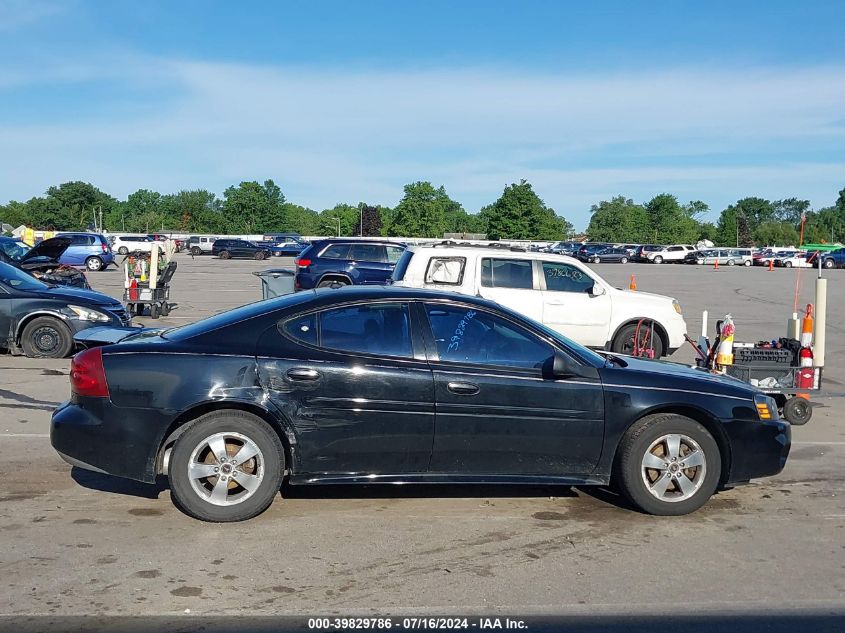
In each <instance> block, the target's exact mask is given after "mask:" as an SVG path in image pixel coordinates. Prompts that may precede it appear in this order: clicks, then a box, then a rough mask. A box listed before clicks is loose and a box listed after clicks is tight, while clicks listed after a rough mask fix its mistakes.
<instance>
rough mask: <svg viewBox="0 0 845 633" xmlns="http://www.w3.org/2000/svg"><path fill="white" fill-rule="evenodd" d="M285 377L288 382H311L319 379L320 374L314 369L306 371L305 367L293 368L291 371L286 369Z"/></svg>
mask: <svg viewBox="0 0 845 633" xmlns="http://www.w3.org/2000/svg"><path fill="white" fill-rule="evenodd" d="M285 376H287V377H288V380H294V381H296V382H313V381H314V380H318V379H319V378H320V372H318V371H317V370H316V369H308V368H306V367H294V368H293V369H288V370H287V371H286V372H285Z"/></svg>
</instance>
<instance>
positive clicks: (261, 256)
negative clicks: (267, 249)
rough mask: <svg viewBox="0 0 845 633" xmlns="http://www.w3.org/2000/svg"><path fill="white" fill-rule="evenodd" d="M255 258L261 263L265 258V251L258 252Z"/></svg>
mask: <svg viewBox="0 0 845 633" xmlns="http://www.w3.org/2000/svg"><path fill="white" fill-rule="evenodd" d="M253 257H255V259H257V260H258V261H261V260H262V259H264V257H265V255H264V251H256V252H255V255H253Z"/></svg>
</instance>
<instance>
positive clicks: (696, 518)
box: [0, 254, 845, 615]
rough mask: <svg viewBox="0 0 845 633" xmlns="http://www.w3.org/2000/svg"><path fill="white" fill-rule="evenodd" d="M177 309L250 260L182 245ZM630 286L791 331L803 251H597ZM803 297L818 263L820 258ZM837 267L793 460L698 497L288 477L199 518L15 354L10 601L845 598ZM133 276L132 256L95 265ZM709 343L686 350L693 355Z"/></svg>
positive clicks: (104, 286) (104, 285)
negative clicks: (654, 505) (71, 439)
mask: <svg viewBox="0 0 845 633" xmlns="http://www.w3.org/2000/svg"><path fill="white" fill-rule="evenodd" d="M177 260H178V262H179V269H178V271H177V273H176V276H175V277H174V280H173V284H172V300H173V301H174V302H175V303H176V304H177V307H176V309H174V310H173V312H172V313H171V314H170V316H169V317H167V318H162V319H159V320H157V321H151V320H150V319H148V318H143V317H142V318H139V319H137V322H138V323H143V324H146V325H156V326H178V325H181V324H185V323H189V322H191V321H194V320H197V319H199V318H202V317H205V316H209V315H211V314H214V313H216V312H219V311H222V310H225V309H227V308H230V307H233V306H237V305H241V304H244V303H248V302H251V301H254V300H257V299H258V298H260V296H261V291H260V282H259V280H258V278H257V277H255V276H253V275H252V274H251V272H253V271H255V270H260V269H262V268H274V267H280V266H282V267H283V266H290V264H291V260H290V259H287V258H285V259H278V258H274V259H272V260H270V261H266V262H256V261H228V262H226V261H220V260H217V259H212V258H210V257H201V258H197V259H195V260H193V259H192V258H191V257H190V256H188V255H182V254H180V255H177ZM595 269H597V270H598V271H599V272H600V274H602V275H603V276H605V278H606V279H608V280H609V281H611V282H612V283H614V284H616V285H618V286H627V285H628V282H629V276H630V274H632V273H634V274H636V276H637V285H638V287H639V290H640V291H643V292H649V291H651V292H658V293H661V294H668V295H671V296H674V297H676V298H677V299H679V301H680V302H681V304H682V306H683V308H684V311H685V315H686V318H687V323H688V326H689V331H690V333H691V334H693V335H695V336H697V334H698V332H699V330H700V318H701V311H702V310H703V309H704V308H705V307H706V308H708V309H709V310H710V315H711V323H713V320H712V319H714V318H716V317H719V316H722V315H724V314H726V313H730V314H732V315H733V317H734V319H735V320H736V323H737V328H738V332H737V339H738V340H745V341H756V340H758V339H763V338H768V339H771V338H773V337H778V336H781V335H783V333H784V330H785V327H786V319H787V318H788V316H789V313H790V312H791V307H792V302H793V291H794V284H795V279H796V275H797V274H799V272H798V271H797V270H775V271H772V272H769V271H767V270H765V269H762V268H754V269H746V268H727V267H722V268H721V269H720V270H719V271H718V272H716V271H714V270H712V269H711V268H709V267H701V266H680V265H663V266H656V265H627V266H625V265H597V266H595ZM800 274H801V275H802V277H801V284H802V290H801V304H805V303H808V302H812V301H813V295H812V288H813V280H814V276H815V272H814V271H802V272H801V273H800ZM827 276H828V278H829V280H830V281H829V282H828V283H829V289H828V297H829V306H828V336H827V339H828V350H827V368H826V375H825V376H826V388H827V392H826V395H824V396H823V397H818V398H816V399H815V401H816V402H817V404H818V408H817V409H816V410H815V415H814V417H813V419H812V420H811V421H810V423H809V424H808V425H806V426H803V427H795V428H794V429H793V441H794V443H793V448H792V454H791V456H790V459H789V462H788V463H787V466H786V469H785V470H784V471H783V473H782V474H780V475H779V476H777V477H773V478H770V479H766V480H761V481H758V482H753V483H752V484H751V485H748V486H744V487H740V488H736V489H733V490H729V491H726V492H722V493H720V494H718V495H717V496H716V497H714V498H713V499H712V500H711V501H710V502H709V503H708V504H707V505H706V506H705V507H704V508H703V509H702V510H701V511H699V512H697V513H695V514H693V515H690V516H685V517H677V518H675V517H651V516H646V515H642V514H639V513H636V512H633V511H631V510H629V509H627V508H626V507H625V506H624V504H623V503H622V502H621V501H620V500H619V499H617V498H615V497H614V496H613V494H612V493H609V492H605V491H599V490H590V489H569V488H554V487H549V488H536V487H532V488H519V487H513V488H508V487H498V488H493V487H486V486H478V487H467V486H460V487H458V486H450V487H419V488H412V487H402V488H399V487H376V486H373V487H354V488H352V487H350V488H342V487H331V488H323V487H321V488H319V489H316V490H311V489H304V488H287V487H286V488H284V489H283V491H282V496H283V497H285V499H284V501H283V502H278V501H277V502H276V503H274V504H273V505H272V506H271V508H270V509H269V510H268V511H267V512H266V513H264V514H263V515H261V516H260V517H258V518H257V519H255V520H252V521H249V522H246V523H240V524H229V525H215V524H204V523H200V522H198V521H195V520H192V519H190V518H188V517H186V516H184V515H183V514H181V513H180V512H179V511H178V510H176V509H175V508H174V507H173V506H172V505H171V503H170V501H169V493H168V491H167V489H166V487H165V486H147V485H143V484H138V483H133V482H128V481H122V480H119V479H115V478H112V477H108V476H106V475H100V474H96V473H90V472H86V471H82V470H79V469H72V468H71V467H70V466H68V465H67V464H65V463H64V462H63V461H62V460H61V459H59V457H58V456H57V455H56V454H55V453H54V452H53V450H52V449H51V447H50V444H49V438H48V433H49V419H50V413H51V411H52V409H53V408H54V407H55V406H56V405H57V404H58V403H59V402H61V401H62V400H64V399H65V398H66V397H67V395H68V391H69V387H68V378H67V373H68V365H69V361H67V360H60V361H55V360H32V359H26V358H20V357H11V356H4V357H2V358H0V437H2V439H0V477H2V482H3V485H2V490H0V570H2V574H0V596H2V597H3V599H2V607H0V611H2V612H3V613H5V614H17V615H22V614H50V615H65V614H122V615H130V614H167V615H175V614H182V613H185V611H186V610H190V613H192V614H242V613H250V614H283V613H284V614H307V613H341V614H355V613H358V614H360V613H370V612H394V613H402V612H414V613H444V612H463V613H467V612H478V613H486V612H490V611H492V610H495V611H499V612H511V613H526V614H531V613H582V614H583V613H600V612H618V613H626V612H637V613H650V614H670V613H690V612H717V611H719V612H722V611H736V610H741V611H746V612H757V613H767V612H771V611H772V610H784V609H787V610H788V609H793V608H796V609H797V608H801V609H809V610H815V611H818V612H829V611H830V610H832V609H833V610H842V609H845V484H843V481H842V477H843V474H845V420H843V414H845V322H843V320H842V318H841V315H842V314H845V271H841V270H835V271H830V272H829V273H827ZM89 278H90V281H91V282H92V285H93V286H94V287H95V288H96V289H98V290H102V291H104V292H106V293H108V294H111V295H113V296H115V297H120V296H121V295H122V284H123V277H122V273H121V272H120V271H118V270H117V269H114V268H112V269H110V270H109V271H106V272H101V273H93V274H90V275H89ZM691 359H692V351H691V349H683V350H681V351H679V352H678V353H676V354H675V356H674V357H673V358H672V360H677V361H679V362H690V361H691Z"/></svg>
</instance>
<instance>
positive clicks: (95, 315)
mask: <svg viewBox="0 0 845 633" xmlns="http://www.w3.org/2000/svg"><path fill="white" fill-rule="evenodd" d="M67 308H68V310H69V311H70V312H71V313H72V314H73V316H75V317H76V318H77V319H79V320H80V321H96V322H97V323H108V322H109V321H111V317H110V316H108V315H107V314H103V313H102V312H97V311H96V310H92V309H91V308H83V307H82V306H71V305H69V306H68V307H67Z"/></svg>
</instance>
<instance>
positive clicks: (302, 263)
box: [293, 259, 311, 268]
mask: <svg viewBox="0 0 845 633" xmlns="http://www.w3.org/2000/svg"><path fill="white" fill-rule="evenodd" d="M293 263H294V264H296V265H297V266H301V267H302V268H305V267H306V266H310V265H311V260H310V259H295V260H293Z"/></svg>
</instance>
